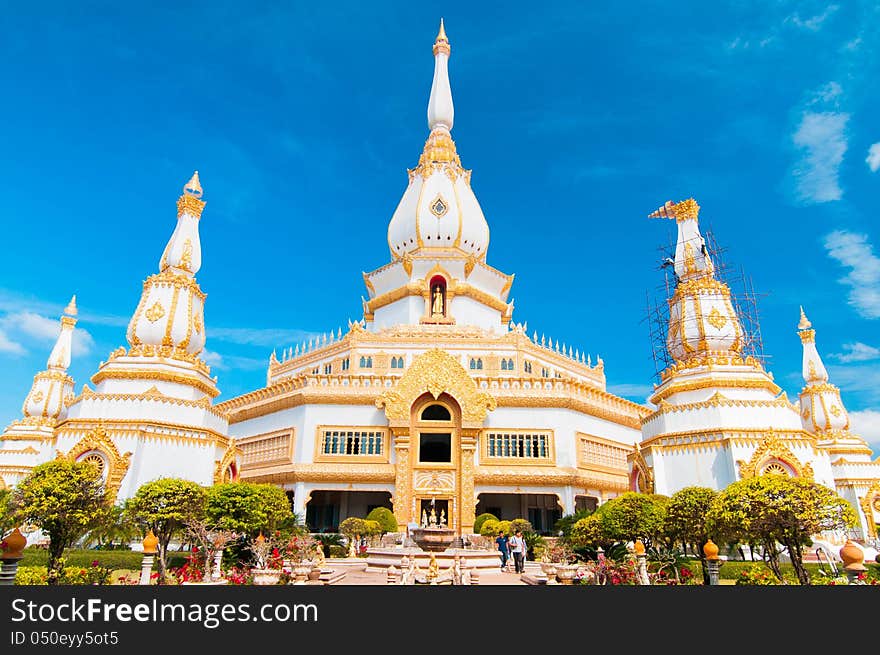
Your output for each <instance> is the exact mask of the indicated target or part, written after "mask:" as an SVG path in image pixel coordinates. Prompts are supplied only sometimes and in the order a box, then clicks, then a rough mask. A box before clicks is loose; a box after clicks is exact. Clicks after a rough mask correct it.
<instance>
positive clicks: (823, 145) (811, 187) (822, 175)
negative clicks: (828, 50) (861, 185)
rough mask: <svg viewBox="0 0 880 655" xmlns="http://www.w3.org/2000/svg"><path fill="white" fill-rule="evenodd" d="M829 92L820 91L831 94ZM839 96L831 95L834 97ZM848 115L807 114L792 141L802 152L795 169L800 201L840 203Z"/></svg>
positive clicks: (841, 113) (828, 113)
mask: <svg viewBox="0 0 880 655" xmlns="http://www.w3.org/2000/svg"><path fill="white" fill-rule="evenodd" d="M829 93H831V91H828V90H827V89H826V90H825V91H820V95H819V98H820V99H821V97H822V94H826V95H827V94H829ZM834 97H836V95H831V96H830V98H834ZM848 120H849V114H847V113H843V112H832V111H825V112H814V111H806V112H804V114H803V117H802V118H801V122H800V124H799V125H798V128H797V130H796V131H795V133H794V135H793V137H792V141H793V142H794V145H795V146H796V147H797V148H798V149H799V150H800V151H801V157H800V159H799V160H798V162H797V163H796V164H795V167H794V171H793V174H794V178H795V180H794V181H795V188H796V192H797V196H798V199H799V200H801V201H802V202H804V203H808V204H811V203H819V202H828V201H831V200H840V198H841V196H842V195H843V191H842V189H841V188H840V184H839V181H838V173H839V169H840V164H841V162H842V161H843V155H844V153H845V152H846V149H847V137H846V124H847V121H848Z"/></svg>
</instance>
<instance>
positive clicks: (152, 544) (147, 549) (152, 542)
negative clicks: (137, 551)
mask: <svg viewBox="0 0 880 655" xmlns="http://www.w3.org/2000/svg"><path fill="white" fill-rule="evenodd" d="M143 545H144V555H155V554H156V551H157V550H158V546H159V537H157V536H156V535H155V534H153V531H152V530H149V531H148V532H147V536H146V537H144V541H143Z"/></svg>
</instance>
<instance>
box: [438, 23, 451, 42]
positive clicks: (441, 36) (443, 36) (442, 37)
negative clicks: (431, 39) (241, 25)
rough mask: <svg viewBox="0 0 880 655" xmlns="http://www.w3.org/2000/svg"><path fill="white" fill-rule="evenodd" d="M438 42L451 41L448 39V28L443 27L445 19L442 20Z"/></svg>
mask: <svg viewBox="0 0 880 655" xmlns="http://www.w3.org/2000/svg"><path fill="white" fill-rule="evenodd" d="M436 40H437V41H449V39H447V38H446V28H444V27H443V19H442V18H441V19H440V31H439V32H437V39H436Z"/></svg>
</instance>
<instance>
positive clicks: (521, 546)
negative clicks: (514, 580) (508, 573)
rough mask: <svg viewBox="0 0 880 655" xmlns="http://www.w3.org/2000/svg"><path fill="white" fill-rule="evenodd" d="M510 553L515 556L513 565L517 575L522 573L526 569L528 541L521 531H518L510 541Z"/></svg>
mask: <svg viewBox="0 0 880 655" xmlns="http://www.w3.org/2000/svg"><path fill="white" fill-rule="evenodd" d="M510 552H511V553H512V554H513V565H514V568H515V569H516V572H517V573H522V572H523V571H524V569H525V564H524V561H525V557H526V540H525V538H524V537H523V533H522V531H520V530H517V531H516V534H515V535H513V537H511V539H510Z"/></svg>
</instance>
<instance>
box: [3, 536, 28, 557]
mask: <svg viewBox="0 0 880 655" xmlns="http://www.w3.org/2000/svg"><path fill="white" fill-rule="evenodd" d="M25 546H27V538H26V537H25V536H24V535H23V534H22V533H21V530H19V529H18V528H15V530H13V531H12V532H10V533H9V535H8V536H7V537H6V539H4V540H3V555H2V556H0V557H2V559H21V558H22V557H23V555H22V551H23V550H24V547H25Z"/></svg>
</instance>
